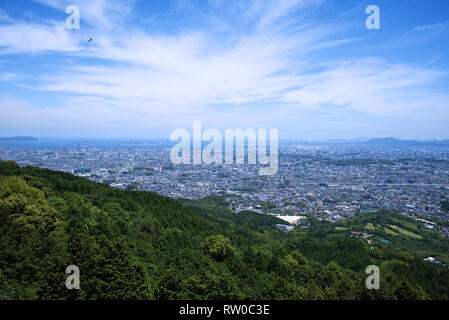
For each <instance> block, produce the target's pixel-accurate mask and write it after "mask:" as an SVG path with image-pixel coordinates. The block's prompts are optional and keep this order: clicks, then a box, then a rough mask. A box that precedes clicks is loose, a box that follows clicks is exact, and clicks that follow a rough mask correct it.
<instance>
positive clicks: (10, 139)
mask: <svg viewBox="0 0 449 320" xmlns="http://www.w3.org/2000/svg"><path fill="white" fill-rule="evenodd" d="M28 141H39V139H37V138H34V137H5V138H1V137H0V142H28Z"/></svg>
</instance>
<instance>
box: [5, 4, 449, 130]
mask: <svg viewBox="0 0 449 320" xmlns="http://www.w3.org/2000/svg"><path fill="white" fill-rule="evenodd" d="M37 1H39V2H40V3H42V4H45V5H47V6H50V7H52V8H55V9H64V8H65V6H66V5H67V4H69V2H70V4H78V5H79V6H80V9H81V16H82V19H85V20H86V21H87V22H88V23H89V24H90V25H91V28H93V29H94V30H92V31H99V30H103V29H104V28H114V27H116V26H119V25H120V23H122V22H124V21H126V19H127V18H128V17H129V15H130V14H131V12H132V6H131V5H130V4H132V2H131V1H125V2H120V1H112V2H109V1H107V2H106V1H104V0H95V1H75V0H73V1H65V0H37ZM323 1H324V0H323ZM323 1H322V0H295V1H294V0H287V1H280V2H279V1H274V0H273V1H254V2H252V3H246V2H245V3H243V2H239V4H238V5H239V6H244V7H245V8H246V9H248V10H246V11H245V10H235V11H234V12H233V14H234V15H236V14H237V13H240V14H241V15H242V17H240V16H237V17H233V18H234V19H238V18H241V19H243V20H245V21H250V22H248V23H249V24H248V25H249V28H248V29H249V30H247V31H245V32H240V33H239V32H237V31H236V30H235V29H227V28H223V29H220V32H224V33H226V32H228V33H227V34H225V35H224V36H223V35H222V34H221V36H220V37H215V36H216V35H215V33H214V30H209V29H208V28H203V29H198V30H196V31H195V30H190V31H188V32H187V31H184V32H175V33H170V34H161V33H158V34H155V33H151V32H148V31H144V30H143V29H135V28H132V27H129V28H128V30H124V29H121V30H120V31H119V32H97V33H96V36H95V40H94V42H93V43H92V44H91V45H89V46H86V45H81V38H80V35H77V34H76V33H73V32H69V31H67V30H65V29H64V23H63V22H60V23H59V24H58V23H56V22H51V23H49V24H46V25H45V24H26V23H12V24H10V25H3V26H2V25H0V47H3V49H0V53H1V52H2V51H3V52H15V53H30V52H39V51H60V52H63V53H64V57H66V56H67V55H68V54H69V55H70V57H71V58H72V59H73V60H72V61H73V63H71V64H61V65H60V68H59V70H58V71H57V72H53V73H50V72H47V73H45V74H42V75H40V76H39V81H38V82H36V83H35V84H34V85H32V86H31V87H32V88H34V89H38V90H41V91H44V92H49V93H58V94H60V93H62V94H65V95H66V97H67V98H66V102H65V104H64V105H62V106H55V105H54V104H53V107H49V106H46V107H39V106H38V107H36V108H33V107H32V106H29V105H26V106H24V105H21V104H20V103H18V102H17V101H14V102H11V100H7V99H5V98H4V99H3V100H4V101H3V102H0V103H2V104H3V105H4V106H5V105H6V102H8V104H10V105H15V107H14V108H9V109H4V108H3V109H2V110H1V111H2V112H3V114H2V115H1V116H2V122H3V123H4V122H5V121H9V123H17V124H19V123H22V124H23V123H24V121H29V123H30V124H31V123H32V121H33V119H45V120H43V121H44V123H40V124H39V125H40V126H41V127H42V128H45V126H50V127H51V126H53V127H54V128H56V129H58V128H59V129H61V130H76V128H77V127H78V128H84V129H85V130H86V131H85V132H87V131H88V128H98V130H101V132H109V131H111V132H112V133H114V132H116V129H114V128H118V127H121V126H122V127H123V128H125V127H126V128H127V129H128V130H134V131H135V132H149V131H151V130H156V128H159V130H164V129H165V130H166V129H167V128H173V127H177V126H178V125H181V124H182V123H185V121H191V120H192V119H200V120H203V121H206V120H207V121H210V123H213V124H214V125H216V126H218V125H219V123H220V121H221V123H227V125H228V126H231V125H233V126H235V125H238V124H240V125H241V126H242V127H248V126H254V124H257V123H259V124H261V123H264V124H266V125H267V124H268V125H269V124H270V121H281V120H285V119H291V118H299V117H302V116H303V111H305V110H306V111H314V110H316V111H320V112H323V113H327V112H341V111H342V110H343V111H346V112H355V113H362V114H368V115H374V116H380V117H398V118H407V117H410V118H415V119H416V118H420V117H421V118H426V117H427V118H432V117H433V118H435V119H439V120H441V119H443V118H444V117H446V118H447V117H448V112H447V110H444V108H445V106H446V105H447V102H448V101H449V96H448V94H447V93H446V92H445V91H438V90H436V89H435V88H436V87H438V86H437V85H436V84H437V82H438V81H439V80H441V79H442V78H443V77H445V76H447V74H446V73H445V72H443V71H438V70H435V69H431V68H429V67H421V66H416V65H411V64H397V63H390V62H388V61H386V60H380V59H376V58H373V59H369V58H363V59H362V58H359V59H357V60H354V61H351V62H347V61H334V60H333V59H329V58H328V59H327V60H325V61H320V63H317V62H316V60H314V59H313V58H312V57H313V54H314V53H317V52H318V53H320V52H323V50H327V49H329V48H332V47H336V46H340V45H344V44H346V43H348V42H349V41H355V40H353V39H346V38H342V37H338V36H337V34H338V32H339V31H341V30H342V29H344V28H345V26H344V25H339V26H336V25H332V24H329V25H321V26H313V25H310V24H308V23H306V22H305V20H304V21H302V20H301V19H299V17H298V16H296V20H294V21H293V20H292V19H291V18H290V17H289V14H290V13H291V12H292V11H295V10H297V9H303V8H306V7H307V6H316V5H319V4H320V3H321V2H323ZM212 2H213V3H214V5H215V6H217V8H220V6H221V4H220V1H218V0H214V1H212ZM223 3H224V2H223ZM276 4H278V5H276ZM240 9H241V8H240ZM226 10H230V9H229V6H227V7H226ZM217 12H218V11H215V13H214V16H213V17H211V19H210V21H212V24H213V25H214V26H215V25H216V24H217V22H216V21H219V22H218V23H220V24H222V21H220V19H218V20H217V17H216V15H217ZM0 13H1V12H0ZM82 28H83V26H82ZM78 58H80V59H78ZM89 58H95V60H93V59H89ZM3 77H5V79H6V77H7V76H6V75H3ZM10 77H11V75H10ZM0 79H2V75H1V74H0ZM49 105H52V104H49ZM270 106H271V107H270ZM9 110H14V112H11V111H9ZM23 114H26V117H25V118H24V117H23V116H22V115H23ZM3 123H2V125H3ZM245 123H246V125H245ZM149 124H151V128H149ZM56 129H55V130H56ZM92 130H93V129H90V131H89V132H92ZM145 130H147V131H145ZM159 132H160V131H159Z"/></svg>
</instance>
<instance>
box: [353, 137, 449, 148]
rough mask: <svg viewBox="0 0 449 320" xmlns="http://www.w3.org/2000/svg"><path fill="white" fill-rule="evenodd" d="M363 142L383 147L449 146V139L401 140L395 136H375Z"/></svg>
mask: <svg viewBox="0 0 449 320" xmlns="http://www.w3.org/2000/svg"><path fill="white" fill-rule="evenodd" d="M362 144H367V145H374V146H382V147H412V146H416V147H422V146H441V147H443V146H444V147H447V146H449V140H448V139H444V140H401V139H395V138H375V139H369V140H367V141H365V142H362Z"/></svg>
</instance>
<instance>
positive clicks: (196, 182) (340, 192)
mask: <svg viewBox="0 0 449 320" xmlns="http://www.w3.org/2000/svg"><path fill="white" fill-rule="evenodd" d="M0 158H2V159H12V160H15V161H16V162H17V163H19V164H20V165H21V166H26V165H33V166H40V167H46V168H49V169H53V170H60V171H66V172H71V173H73V174H76V175H79V176H83V177H86V178H89V179H91V180H93V181H97V182H101V183H106V184H109V185H111V186H113V187H116V188H120V189H135V190H147V191H154V192H157V193H159V194H162V195H166V196H170V197H174V198H187V199H201V198H204V197H207V196H210V195H218V196H221V197H222V198H224V199H225V201H227V203H228V205H229V207H230V208H231V209H232V210H233V211H234V212H239V211H243V210H252V211H256V212H260V213H264V214H275V215H281V216H306V215H314V216H316V217H318V218H319V219H325V220H330V221H338V220H340V219H344V218H347V217H351V216H353V215H354V214H355V213H357V212H372V211H377V210H382V209H384V210H396V211H398V212H401V213H405V214H409V215H413V216H423V217H429V218H439V219H445V220H448V216H449V215H448V213H447V212H445V211H444V210H442V209H441V206H440V202H441V201H442V200H445V199H448V198H449V150H448V149H447V148H437V147H434V148H420V149H417V148H412V147H410V148H390V149H389V148H380V147H377V148H368V147H366V148H363V147H358V146H355V145H354V146H340V145H307V144H301V143H293V142H292V143H283V144H280V155H279V169H278V171H277V173H276V174H275V175H273V176H260V175H259V174H258V169H259V165H248V164H243V165H236V164H234V165H228V164H211V165H205V164H203V165H187V164H186V165H173V164H172V163H171V161H170V147H169V146H167V147H165V148H154V149H151V148H150V149H148V148H147V149H144V148H139V147H128V148H122V149H119V148H116V149H114V148H109V149H107V148H106V149H104V148H103V149H102V148H98V147H96V146H95V145H88V146H77V147H76V148H67V147H61V148H35V149H33V148H31V149H30V148H17V147H15V148H12V147H7V146H0ZM286 221H288V219H287V220H286ZM293 223H295V222H293ZM444 232H446V234H448V233H449V232H448V230H444Z"/></svg>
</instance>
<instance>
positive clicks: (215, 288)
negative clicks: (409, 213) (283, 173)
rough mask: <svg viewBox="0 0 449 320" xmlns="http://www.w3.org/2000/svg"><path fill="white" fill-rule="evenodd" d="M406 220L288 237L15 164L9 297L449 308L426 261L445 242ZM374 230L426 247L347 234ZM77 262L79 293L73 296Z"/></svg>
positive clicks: (10, 188) (319, 228)
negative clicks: (420, 303) (370, 281)
mask: <svg viewBox="0 0 449 320" xmlns="http://www.w3.org/2000/svg"><path fill="white" fill-rule="evenodd" d="M367 217H368V218H367ZM369 218H375V219H374V220H375V221H372V220H373V219H371V220H370V219H369ZM384 218H385V219H384ZM394 219H397V220H398V221H399V222H398V221H396V220H394ZM404 219H405V218H403V217H399V215H395V214H393V213H378V214H376V215H374V216H358V217H355V218H353V219H349V220H346V221H344V222H342V223H340V224H339V225H338V226H339V229H338V230H336V229H335V225H334V224H330V223H325V222H319V221H316V220H314V219H311V220H310V226H309V228H307V229H306V228H300V227H298V228H296V229H295V230H294V231H292V232H289V233H283V232H281V231H279V230H277V229H276V228H275V227H274V225H275V224H276V223H279V220H277V219H276V218H275V217H270V216H263V215H259V214H256V213H251V212H243V213H239V214H234V213H232V212H231V211H229V210H228V209H227V208H226V207H225V206H224V204H222V203H220V199H217V198H209V199H205V200H203V201H200V202H194V201H175V200H172V199H169V198H166V197H162V196H159V195H157V194H155V193H151V192H141V191H119V190H116V189H113V188H111V187H109V186H107V185H102V184H97V183H94V182H91V181H89V180H86V179H82V178H78V177H75V176H73V175H71V174H66V173H61V172H54V171H50V170H46V169H39V168H34V167H26V168H19V167H18V166H17V165H16V164H15V163H14V162H12V161H5V162H0V299H449V270H448V269H447V268H446V267H444V266H442V265H437V264H432V263H427V262H424V261H423V259H422V257H423V255H425V254H427V251H432V250H433V251H435V252H436V254H440V255H441V257H442V258H444V254H445V253H447V249H448V247H447V245H448V244H447V241H446V240H445V239H442V238H441V237H440V236H439V235H438V234H436V232H431V231H429V230H421V229H419V228H418V227H417V229H413V230H410V225H407V224H406V223H404V224H401V223H400V222H401V221H405V222H408V223H410V221H407V220H404ZM369 223H371V224H372V226H373V227H374V228H375V230H377V231H378V232H379V234H376V235H375V237H377V238H380V237H381V236H382V235H383V234H382V233H381V232H383V231H382V230H384V229H382V228H383V227H384V225H385V226H388V225H395V226H398V227H400V228H403V229H404V230H408V231H409V232H412V234H416V235H419V236H420V237H421V238H419V237H416V236H410V234H404V235H402V236H401V235H398V236H396V237H397V239H391V243H389V244H383V243H381V242H379V241H376V239H374V241H373V243H372V244H371V245H369V244H368V243H367V242H366V241H365V240H364V239H356V238H351V237H350V236H349V231H351V230H353V231H364V230H358V229H360V228H362V227H366V226H367V225H368V224H369ZM368 227H369V229H371V225H368ZM390 228H393V227H390ZM398 230H399V229H396V231H398ZM401 230H402V229H401ZM387 236H388V235H385V237H387ZM391 237H393V236H392V235H391ZM429 254H431V253H429ZM68 265H76V266H78V267H79V269H80V280H81V282H80V284H81V288H80V290H68V289H66V287H65V280H66V278H67V276H68V275H67V274H66V273H65V269H66V267H67V266H68ZM368 265H377V266H379V267H380V274H381V282H380V290H367V289H366V288H365V279H366V277H367V275H366V274H365V273H364V271H365V268H366V267H367V266H368Z"/></svg>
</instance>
